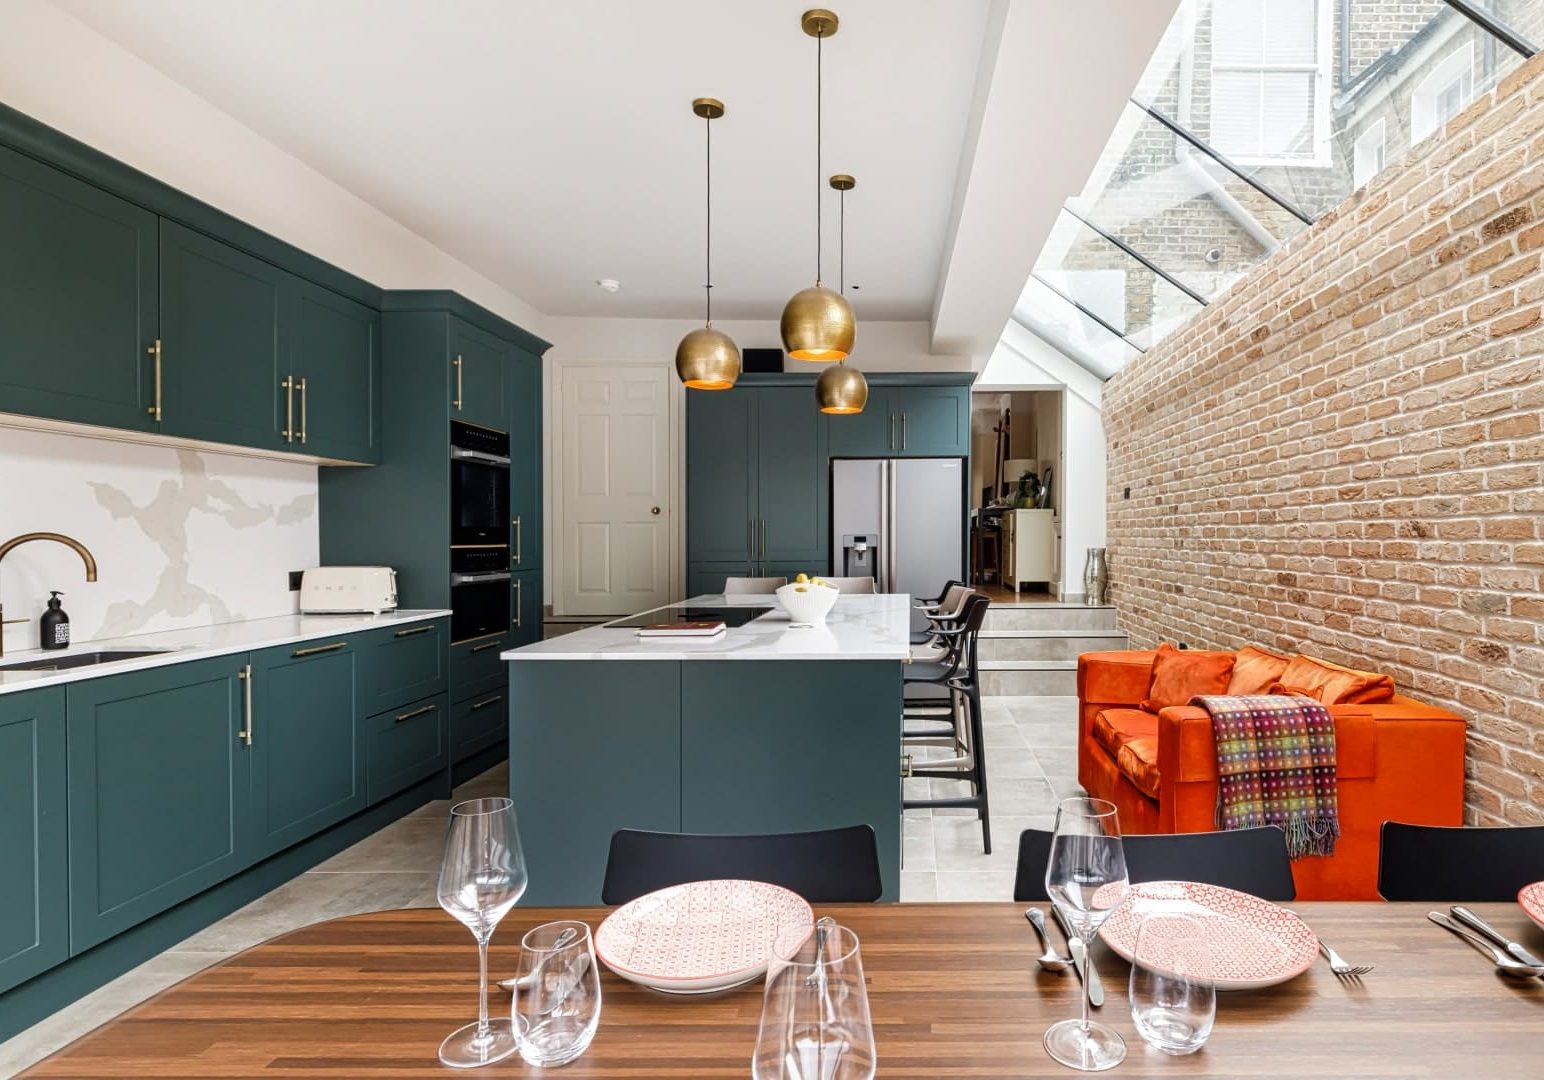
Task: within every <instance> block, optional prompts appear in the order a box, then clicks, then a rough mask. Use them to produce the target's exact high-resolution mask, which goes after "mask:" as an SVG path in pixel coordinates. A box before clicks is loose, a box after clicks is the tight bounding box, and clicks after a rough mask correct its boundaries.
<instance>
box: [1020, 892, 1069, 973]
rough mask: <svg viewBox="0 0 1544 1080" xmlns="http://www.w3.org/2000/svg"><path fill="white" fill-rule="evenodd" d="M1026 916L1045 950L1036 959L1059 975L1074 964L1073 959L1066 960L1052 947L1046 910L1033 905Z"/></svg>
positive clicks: (1048, 969) (1025, 913) (1046, 968)
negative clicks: (1046, 929)
mask: <svg viewBox="0 0 1544 1080" xmlns="http://www.w3.org/2000/svg"><path fill="white" fill-rule="evenodd" d="M1024 918H1026V919H1028V920H1029V925H1030V926H1033V927H1034V928H1035V936H1037V937H1038V938H1039V939H1040V947H1041V948H1042V949H1044V950H1045V951H1044V952H1042V953H1041V954H1040V955H1039V956H1037V957H1035V960H1036V961H1037V962H1038V963H1039V964H1040V966H1041V967H1043V968H1045V970H1047V971H1054V972H1056V973H1057V974H1058V975H1060V974H1061V973H1062V972H1064V971H1066V970H1067V969H1068V968H1069V967H1071V966H1072V961H1070V960H1064V959H1063V958H1062V956H1061V954H1060V953H1058V952H1057V951H1056V950H1055V949H1053V948H1051V939H1050V938H1048V937H1046V934H1045V912H1043V911H1041V910H1040V909H1039V908H1037V907H1032V908H1030V909H1029V910H1028V911H1026V912H1024Z"/></svg>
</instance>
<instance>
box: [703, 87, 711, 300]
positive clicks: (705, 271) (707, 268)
mask: <svg viewBox="0 0 1544 1080" xmlns="http://www.w3.org/2000/svg"><path fill="white" fill-rule="evenodd" d="M702 122H703V123H704V124H706V125H707V127H708V138H707V147H708V153H707V174H708V182H707V197H706V199H705V200H704V201H705V202H706V204H707V206H706V209H707V219H708V242H707V245H706V246H707V265H706V266H705V267H704V268H703V276H704V277H705V278H706V279H707V283H706V285H704V287H703V292H704V293H706V294H707V309H708V317H707V320H706V322H707V325H708V326H712V325H713V118H712V117H711V116H708V117H704V118H703V121H702Z"/></svg>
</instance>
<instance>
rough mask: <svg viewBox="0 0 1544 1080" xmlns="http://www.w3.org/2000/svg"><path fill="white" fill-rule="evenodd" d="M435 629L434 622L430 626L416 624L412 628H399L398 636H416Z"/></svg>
mask: <svg viewBox="0 0 1544 1080" xmlns="http://www.w3.org/2000/svg"><path fill="white" fill-rule="evenodd" d="M433 629H434V626H433V624H430V625H429V626H415V627H413V628H412V629H411V630H398V631H397V637H415V636H417V635H418V634H427V633H428V632H429V631H430V630H433Z"/></svg>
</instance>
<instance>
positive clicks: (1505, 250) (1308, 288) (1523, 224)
mask: <svg viewBox="0 0 1544 1080" xmlns="http://www.w3.org/2000/svg"><path fill="white" fill-rule="evenodd" d="M1541 253H1544V56H1541V57H1537V58H1535V59H1534V60H1533V61H1530V62H1529V63H1528V64H1527V65H1525V66H1524V67H1522V68H1520V69H1518V70H1517V71H1515V72H1514V73H1513V74H1512V75H1510V76H1508V77H1507V78H1506V79H1505V80H1503V82H1502V83H1501V84H1500V86H1499V87H1498V88H1497V90H1496V92H1495V93H1494V94H1493V95H1489V96H1487V97H1486V98H1483V99H1481V100H1479V101H1477V102H1475V103H1474V104H1473V105H1472V106H1471V107H1470V108H1469V109H1467V110H1465V111H1464V112H1463V113H1461V114H1459V115H1458V116H1457V117H1455V118H1454V119H1453V120H1452V121H1450V122H1449V123H1448V125H1447V126H1446V128H1445V129H1444V130H1443V131H1442V132H1440V133H1438V134H1437V135H1434V136H1433V137H1432V138H1430V139H1428V140H1426V141H1425V142H1423V143H1421V144H1419V145H1418V146H1416V147H1415V149H1414V150H1413V151H1412V152H1411V154H1410V155H1409V156H1408V157H1407V158H1406V159H1405V160H1404V161H1403V162H1400V163H1396V164H1394V165H1393V166H1392V167H1390V168H1389V169H1388V170H1387V171H1386V172H1384V173H1383V174H1382V175H1381V176H1380V177H1378V178H1377V179H1376V180H1374V182H1373V183H1372V185H1370V187H1369V188H1368V189H1366V190H1364V191H1361V192H1359V193H1357V194H1356V195H1354V196H1353V197H1352V198H1351V199H1349V200H1347V201H1346V202H1345V203H1344V204H1343V205H1342V206H1341V207H1339V209H1338V210H1336V211H1333V212H1331V214H1329V215H1328V216H1327V217H1326V218H1324V219H1322V220H1320V221H1319V222H1318V223H1317V224H1316V225H1315V226H1314V227H1313V228H1311V229H1309V230H1307V231H1306V232H1304V233H1302V234H1300V235H1299V236H1297V237H1296V238H1294V239H1293V240H1292V241H1291V242H1289V243H1288V244H1287V245H1285V246H1284V247H1283V248H1282V249H1281V250H1280V251H1279V252H1277V253H1276V255H1275V256H1273V257H1272V258H1271V259H1270V260H1268V261H1267V262H1265V263H1264V264H1262V265H1261V266H1260V267H1258V268H1256V269H1255V270H1254V271H1253V272H1252V273H1251V274H1250V275H1249V276H1247V277H1245V278H1243V279H1242V280H1241V281H1240V282H1239V283H1238V284H1237V285H1236V286H1235V287H1234V288H1233V289H1232V291H1231V292H1229V293H1228V294H1227V296H1226V297H1224V298H1223V299H1222V300H1220V301H1219V302H1217V303H1215V304H1213V305H1212V306H1211V307H1209V308H1208V309H1207V310H1206V311H1205V312H1203V313H1202V314H1201V315H1200V316H1199V317H1197V318H1196V319H1195V320H1194V321H1193V322H1191V323H1190V324H1189V325H1188V326H1187V327H1185V328H1184V329H1183V330H1181V331H1179V332H1178V333H1175V334H1174V335H1172V336H1171V337H1169V338H1168V339H1167V340H1165V341H1164V342H1163V343H1162V344H1161V345H1159V346H1158V347H1156V348H1154V349H1152V350H1150V351H1149V352H1148V353H1146V354H1145V355H1144V356H1142V357H1140V358H1138V359H1137V360H1135V361H1133V362H1132V363H1131V365H1130V366H1128V367H1127V368H1126V369H1125V370H1124V371H1122V372H1121V373H1120V374H1119V375H1117V376H1116V377H1115V378H1114V379H1113V380H1111V381H1110V382H1109V383H1108V384H1107V385H1106V387H1105V393H1104V415H1105V427H1106V432H1107V438H1108V447H1109V469H1108V477H1109V521H1108V535H1109V545H1110V551H1111V566H1112V578H1113V597H1114V603H1115V605H1116V607H1117V608H1118V609H1119V614H1120V620H1121V625H1122V626H1123V627H1124V628H1125V629H1126V630H1128V631H1129V632H1130V633H1131V635H1132V637H1133V639H1134V641H1136V642H1137V643H1138V644H1139V645H1151V644H1153V643H1154V642H1156V641H1157V640H1159V639H1160V638H1177V639H1180V640H1184V641H1188V642H1190V643H1192V644H1194V645H1204V646H1220V647H1237V646H1239V645H1243V644H1246V643H1249V642H1255V643H1259V644H1262V645H1265V646H1267V647H1271V648H1275V649H1278V650H1283V651H1288V652H1292V651H1298V650H1301V651H1304V652H1308V653H1311V654H1315V655H1318V656H1322V657H1324V658H1326V659H1329V660H1333V661H1336V662H1340V663H1346V664H1351V665H1355V666H1360V667H1371V668H1377V669H1380V670H1385V671H1388V672H1390V673H1392V674H1393V675H1394V677H1395V680H1396V682H1397V683H1398V685H1399V688H1400V691H1401V692H1402V693H1406V694H1409V695H1410V696H1412V697H1416V698H1419V699H1422V700H1425V701H1429V702H1432V703H1435V704H1438V705H1442V706H1445V707H1448V708H1451V709H1452V710H1454V711H1455V712H1458V713H1459V714H1461V715H1462V716H1464V717H1465V718H1466V719H1467V720H1468V721H1469V725H1470V744H1469V775H1470V781H1469V789H1468V803H1469V815H1470V818H1471V820H1472V821H1475V822H1486V823H1493V822H1499V821H1509V822H1514V823H1530V824H1532V823H1539V822H1544V703H1541V693H1544V580H1541V576H1544V524H1541V522H1544V434H1541V427H1540V413H1541V409H1544V323H1541V321H1540V319H1541V304H1544V272H1541V270H1540V256H1541ZM1128 487H1129V488H1130V498H1129V499H1127V498H1125V497H1124V493H1125V490H1126V489H1127V488H1128Z"/></svg>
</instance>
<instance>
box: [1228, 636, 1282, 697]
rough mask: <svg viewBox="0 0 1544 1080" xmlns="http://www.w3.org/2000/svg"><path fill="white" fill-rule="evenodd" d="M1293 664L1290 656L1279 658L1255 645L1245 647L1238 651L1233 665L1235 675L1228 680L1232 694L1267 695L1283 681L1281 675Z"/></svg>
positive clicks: (1229, 690) (1229, 691)
mask: <svg viewBox="0 0 1544 1080" xmlns="http://www.w3.org/2000/svg"><path fill="white" fill-rule="evenodd" d="M1291 662H1292V658H1291V657H1290V656H1278V655H1276V654H1275V653H1273V652H1266V651H1265V650H1264V649H1257V648H1255V647H1254V646H1253V645H1245V646H1244V647H1243V648H1242V649H1240V650H1239V651H1238V658H1237V659H1236V660H1235V661H1234V664H1233V675H1232V676H1231V677H1230V678H1229V679H1228V693H1230V694H1267V693H1270V689H1271V687H1272V686H1274V685H1275V684H1276V683H1278V682H1280V681H1281V673H1282V672H1284V671H1286V670H1287V665H1288V664H1290V663H1291Z"/></svg>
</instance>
